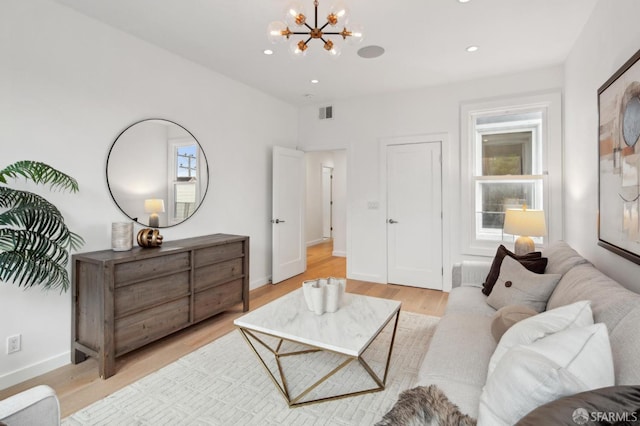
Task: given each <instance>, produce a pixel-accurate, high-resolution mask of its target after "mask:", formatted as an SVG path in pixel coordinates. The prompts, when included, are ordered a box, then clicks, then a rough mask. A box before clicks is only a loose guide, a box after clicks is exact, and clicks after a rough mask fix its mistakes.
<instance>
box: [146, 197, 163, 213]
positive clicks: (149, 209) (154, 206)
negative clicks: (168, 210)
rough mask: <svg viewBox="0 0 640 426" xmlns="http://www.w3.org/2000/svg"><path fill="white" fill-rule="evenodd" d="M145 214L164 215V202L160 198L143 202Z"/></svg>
mask: <svg viewBox="0 0 640 426" xmlns="http://www.w3.org/2000/svg"><path fill="white" fill-rule="evenodd" d="M144 211H145V213H164V200H161V199H160V198H150V199H148V200H144Z"/></svg>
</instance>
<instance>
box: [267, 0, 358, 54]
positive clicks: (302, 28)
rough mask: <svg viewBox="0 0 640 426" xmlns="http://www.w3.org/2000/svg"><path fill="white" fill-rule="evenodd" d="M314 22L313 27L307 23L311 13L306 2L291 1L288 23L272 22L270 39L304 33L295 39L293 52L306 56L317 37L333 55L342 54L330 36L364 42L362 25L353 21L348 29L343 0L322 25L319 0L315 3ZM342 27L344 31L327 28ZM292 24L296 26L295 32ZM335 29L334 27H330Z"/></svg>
mask: <svg viewBox="0 0 640 426" xmlns="http://www.w3.org/2000/svg"><path fill="white" fill-rule="evenodd" d="M313 8H314V23H313V26H311V25H310V24H309V23H308V22H307V16H306V14H305V11H304V9H303V7H302V5H301V4H300V3H298V2H296V3H293V4H291V5H290V6H289V7H288V8H287V12H286V15H285V22H282V21H275V22H272V23H270V24H269V27H268V29H267V31H268V36H269V40H271V42H272V43H277V42H286V41H288V40H290V39H291V38H292V36H298V35H300V36H303V38H302V39H299V40H293V39H292V40H291V45H290V50H291V52H292V53H293V54H295V55H299V56H304V55H306V53H307V49H308V47H309V42H310V41H311V40H313V39H317V40H320V41H322V43H323V45H324V49H325V51H327V52H328V53H329V54H330V55H331V56H338V55H340V46H338V45H336V44H335V43H334V42H333V41H332V40H331V39H330V38H329V36H341V37H342V39H343V40H345V41H347V42H350V43H358V42H360V41H362V27H361V26H359V25H357V24H350V25H349V28H350V29H347V9H346V8H345V6H344V5H343V3H342V2H338V3H336V4H334V5H333V6H332V7H331V8H330V9H329V15H327V22H326V23H325V24H324V25H322V26H321V27H320V26H318V0H314V2H313ZM338 25H339V26H340V27H342V28H343V29H342V31H326V29H327V27H336V26H338ZM289 27H292V28H294V31H291V29H289ZM329 29H331V28H329Z"/></svg>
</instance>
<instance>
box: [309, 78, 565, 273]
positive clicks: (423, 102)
mask: <svg viewBox="0 0 640 426" xmlns="http://www.w3.org/2000/svg"><path fill="white" fill-rule="evenodd" d="M398 72H401V71H400V70H399V71H398ZM363 78H365V76H363ZM562 86H563V68H562V66H556V67H551V68H546V69H541V70H533V71H529V72H523V73H519V74H512V75H504V76H500V77H494V78H488V79H482V80H474V81H468V82H462V83H457V84H451V85H446V86H438V87H430V88H424V89H419V90H412V91H407V92H401V93H392V94H386V95H379V96H367V97H361V98H355V99H349V100H340V101H336V102H334V103H333V106H334V109H333V112H334V118H333V120H322V121H321V120H318V118H317V117H318V114H317V108H318V107H319V106H320V105H311V106H307V107H304V108H302V109H301V112H300V129H304V131H303V132H300V135H301V136H300V138H301V139H300V146H301V147H302V149H304V150H306V149H307V147H313V149H321V147H323V146H325V147H326V149H336V148H346V149H347V152H348V179H347V180H348V183H349V185H348V195H347V199H348V205H347V218H348V221H349V229H348V232H347V234H348V235H347V238H348V240H347V259H348V262H347V268H348V271H347V273H348V275H349V277H351V278H354V279H362V280H369V281H374V282H386V224H385V220H386V206H385V205H384V204H383V200H384V198H385V197H384V194H382V193H381V187H382V184H381V179H383V176H381V175H380V166H379V153H380V147H379V146H380V143H381V140H382V139H389V138H399V137H404V136H411V135H430V134H435V133H443V134H445V135H447V138H446V139H447V142H446V143H445V144H443V147H442V149H443V158H444V159H445V163H444V164H443V189H444V203H443V204H444V205H443V207H444V216H445V217H444V239H445V247H446V246H448V247H450V249H449V251H450V253H445V254H444V258H445V259H450V261H447V262H446V263H445V265H444V270H445V277H444V283H445V284H447V283H448V284H450V282H451V279H450V275H451V273H450V271H451V263H452V262H456V261H459V260H460V259H461V258H463V255H462V253H461V248H460V231H459V223H460V210H461V209H468V208H470V206H466V205H465V206H461V205H460V189H459V188H460V161H459V158H460V136H459V135H460V122H459V115H460V114H459V108H460V103H461V102H470V101H476V100H489V99H493V98H498V97H505V96H513V95H522V94H530V93H540V92H546V91H550V90H554V89H555V90H557V89H561V88H562ZM369 202H374V203H376V202H378V203H380V205H379V208H378V209H375V208H374V209H370V208H368V206H369Z"/></svg>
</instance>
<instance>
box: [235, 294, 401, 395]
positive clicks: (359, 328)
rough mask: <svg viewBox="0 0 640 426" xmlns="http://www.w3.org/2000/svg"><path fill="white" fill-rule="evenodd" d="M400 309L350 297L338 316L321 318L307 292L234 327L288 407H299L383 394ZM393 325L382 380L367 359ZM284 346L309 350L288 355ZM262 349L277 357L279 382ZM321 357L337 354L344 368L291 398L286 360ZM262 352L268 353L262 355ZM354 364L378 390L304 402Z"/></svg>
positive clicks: (262, 309) (387, 302)
mask: <svg viewBox="0 0 640 426" xmlns="http://www.w3.org/2000/svg"><path fill="white" fill-rule="evenodd" d="M400 306H401V303H400V302H398V301H395V300H388V299H380V298H377V297H370V296H362V295H358V294H351V293H345V294H344V295H343V298H342V302H341V304H340V309H338V311H337V312H334V313H325V314H323V315H316V314H315V313H313V312H312V311H310V310H309V309H308V308H307V305H306V302H305V300H304V295H303V294H302V289H298V290H295V291H293V292H291V293H288V294H286V295H284V296H282V297H280V298H278V299H276V300H274V301H272V302H270V303H267V304H266V305H264V306H262V307H260V308H258V309H255V310H254V311H252V312H249V313H248V314H245V315H243V316H242V317H240V318H238V319H236V320H235V321H234V324H235V325H236V326H237V327H238V329H239V330H240V332H241V333H242V336H243V337H244V338H245V340H246V342H247V343H248V344H249V346H250V347H251V349H253V352H254V353H255V354H256V356H257V357H258V359H259V360H260V362H261V363H262V365H263V367H264V368H265V370H266V371H267V373H268V374H269V375H270V377H271V379H272V380H273V382H274V384H275V385H276V387H277V388H278V389H279V390H280V392H281V393H282V396H283V397H284V398H285V400H286V401H287V403H288V404H289V407H297V406H301V405H306V404H311V403H317V402H322V401H328V400H333V399H337V398H344V397H348V396H355V395H360V394H364V393H369V392H377V391H381V390H383V389H384V387H385V384H386V380H387V373H388V370H389V362H390V360H391V352H392V350H393V342H394V339H395V334H396V329H397V326H398V318H399V316H400ZM391 320H394V323H393V332H392V334H391V339H390V343H389V348H388V352H387V353H386V362H385V367H384V373H383V375H382V378H380V377H379V375H378V374H376V373H375V372H374V371H373V370H372V368H371V367H370V366H369V364H368V363H367V362H366V361H365V360H364V358H363V356H362V355H363V354H364V352H365V351H366V350H367V348H368V347H369V346H370V345H371V343H372V342H373V341H374V340H375V339H376V337H378V335H379V334H380V332H381V331H382V330H383V329H384V328H385V327H386V326H387V324H389V322H390V321H391ZM264 336H270V337H269V338H268V340H270V341H271V343H268V342H267V339H266V338H265V337H264ZM274 338H275V339H274ZM285 341H288V342H294V343H296V344H302V345H304V349H296V350H293V351H290V350H286V349H284V347H283V346H284V345H283V342H285ZM258 345H261V346H262V347H263V348H265V349H266V355H273V356H274V357H275V361H276V363H277V367H278V375H279V376H280V381H278V379H277V378H276V375H274V373H273V372H272V371H271V369H270V368H269V367H268V366H267V363H266V362H265V359H264V355H263V356H261V355H260V353H259V351H258V349H259V347H258ZM298 346H299V345H298ZM320 351H325V352H330V353H333V354H338V355H340V357H339V358H340V359H341V360H342V362H341V363H339V364H338V365H337V366H336V367H335V368H334V369H332V370H331V371H330V372H329V373H328V374H326V375H325V376H324V377H322V378H320V379H319V380H316V381H315V382H313V383H312V384H311V385H310V386H309V387H307V388H306V389H305V390H303V391H302V392H300V393H299V394H298V395H292V394H291V389H290V388H291V386H290V385H289V384H288V382H287V377H286V376H285V372H284V369H283V367H282V363H281V361H282V358H283V357H289V356H305V355H309V354H312V353H316V352H320ZM262 352H265V351H264V350H262ZM352 361H358V362H359V363H360V364H361V365H362V367H363V368H364V371H366V372H367V373H368V374H369V376H370V377H371V379H373V381H374V382H375V383H376V386H375V387H373V388H371V389H365V390H359V391H355V392H347V393H340V394H337V395H330V396H325V397H320V398H316V399H312V400H304V399H303V398H304V397H305V396H307V395H308V394H309V393H310V392H311V391H313V390H314V389H315V388H316V387H318V386H319V385H321V384H322V383H323V382H325V381H326V380H328V379H329V378H330V377H332V376H333V375H334V374H336V373H337V372H338V371H340V370H342V369H343V368H344V367H346V366H347V365H348V364H350V363H351V362H352ZM295 378H296V377H295V375H294V379H295Z"/></svg>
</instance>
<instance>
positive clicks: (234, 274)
mask: <svg viewBox="0 0 640 426" xmlns="http://www.w3.org/2000/svg"><path fill="white" fill-rule="evenodd" d="M195 274H196V278H195V286H194V288H195V290H196V291H198V290H203V289H205V288H207V287H211V286H213V285H215V284H219V283H224V282H227V281H231V280H233V279H236V278H240V277H242V258H239V259H232V260H227V261H226V262H220V263H214V264H213V265H208V266H202V267H200V268H197V269H196V270H195Z"/></svg>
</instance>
